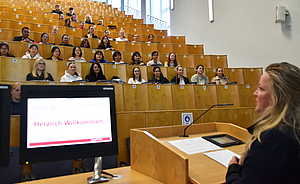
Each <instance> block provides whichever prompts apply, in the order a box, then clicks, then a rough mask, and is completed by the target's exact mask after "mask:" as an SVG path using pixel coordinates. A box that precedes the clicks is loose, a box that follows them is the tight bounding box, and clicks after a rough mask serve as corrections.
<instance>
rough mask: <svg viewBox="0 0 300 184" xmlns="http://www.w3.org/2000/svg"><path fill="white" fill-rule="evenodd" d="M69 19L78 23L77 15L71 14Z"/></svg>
mask: <svg viewBox="0 0 300 184" xmlns="http://www.w3.org/2000/svg"><path fill="white" fill-rule="evenodd" d="M71 21H72V22H77V23H78V20H77V15H75V14H74V15H72V17H71Z"/></svg>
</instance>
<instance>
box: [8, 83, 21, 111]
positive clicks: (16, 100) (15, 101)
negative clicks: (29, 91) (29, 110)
mask: <svg viewBox="0 0 300 184" xmlns="http://www.w3.org/2000/svg"><path fill="white" fill-rule="evenodd" d="M20 102H21V83H19V82H16V83H14V84H12V85H11V104H10V115H20V107H21V103H20Z"/></svg>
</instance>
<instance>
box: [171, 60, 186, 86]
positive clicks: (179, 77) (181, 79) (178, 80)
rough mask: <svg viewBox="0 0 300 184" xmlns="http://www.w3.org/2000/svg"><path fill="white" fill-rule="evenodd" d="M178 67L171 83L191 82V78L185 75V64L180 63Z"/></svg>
mask: <svg viewBox="0 0 300 184" xmlns="http://www.w3.org/2000/svg"><path fill="white" fill-rule="evenodd" d="M176 68H177V75H176V76H174V77H173V79H172V80H171V83H174V84H189V83H190V81H189V79H188V78H186V77H185V76H183V66H180V65H178V66H177V67H176Z"/></svg>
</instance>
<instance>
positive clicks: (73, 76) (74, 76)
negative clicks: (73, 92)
mask: <svg viewBox="0 0 300 184" xmlns="http://www.w3.org/2000/svg"><path fill="white" fill-rule="evenodd" d="M77 80H82V78H81V77H80V74H79V73H77V68H76V64H75V63H74V62H70V63H68V70H66V71H65V75H63V76H62V77H61V79H60V82H73V81H77Z"/></svg>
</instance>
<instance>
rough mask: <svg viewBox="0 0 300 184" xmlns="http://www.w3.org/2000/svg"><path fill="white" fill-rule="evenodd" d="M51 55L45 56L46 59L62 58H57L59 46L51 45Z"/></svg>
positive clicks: (55, 59) (56, 59) (58, 59)
mask: <svg viewBox="0 0 300 184" xmlns="http://www.w3.org/2000/svg"><path fill="white" fill-rule="evenodd" d="M51 53H52V56H51V57H49V58H47V60H53V61H62V59H60V58H59V56H60V48H59V47H56V46H55V47H52V49H51Z"/></svg>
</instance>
